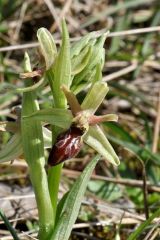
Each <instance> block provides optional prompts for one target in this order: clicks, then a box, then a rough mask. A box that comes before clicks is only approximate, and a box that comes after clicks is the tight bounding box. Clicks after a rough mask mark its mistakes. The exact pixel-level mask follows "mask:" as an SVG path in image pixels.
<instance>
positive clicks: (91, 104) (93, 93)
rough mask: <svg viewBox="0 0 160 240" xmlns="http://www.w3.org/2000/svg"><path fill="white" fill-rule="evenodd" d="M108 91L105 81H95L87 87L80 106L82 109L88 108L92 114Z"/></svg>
mask: <svg viewBox="0 0 160 240" xmlns="http://www.w3.org/2000/svg"><path fill="white" fill-rule="evenodd" d="M108 91H109V88H108V85H107V83H105V82H96V83H94V84H93V85H92V86H91V88H90V89H89V91H88V93H87V95H86V97H85V99H84V100H83V102H82V104H81V107H82V109H83V110H89V111H90V113H91V114H94V113H95V112H96V110H97V109H98V107H99V106H100V104H101V103H102V102H103V100H104V98H105V96H106V94H107V92H108Z"/></svg>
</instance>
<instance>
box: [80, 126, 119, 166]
mask: <svg viewBox="0 0 160 240" xmlns="http://www.w3.org/2000/svg"><path fill="white" fill-rule="evenodd" d="M83 140H84V142H85V143H86V144H88V145H89V146H90V147H92V148H94V149H95V150H96V151H97V152H98V153H99V154H101V155H102V156H103V157H104V158H105V159H106V160H108V161H109V162H110V163H112V164H113V165H116V166H117V165H119V164H120V161H119V158H118V156H117V154H116V153H115V151H114V149H113V148H112V146H111V144H110V143H109V141H108V140H107V138H106V136H105V135H104V133H103V131H102V130H101V128H100V127H98V125H95V126H90V127H89V130H88V132H87V133H86V134H85V135H84V137H83Z"/></svg>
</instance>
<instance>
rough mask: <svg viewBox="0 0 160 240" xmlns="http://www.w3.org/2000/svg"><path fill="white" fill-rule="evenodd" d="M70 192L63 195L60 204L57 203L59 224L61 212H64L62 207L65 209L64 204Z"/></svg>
mask: <svg viewBox="0 0 160 240" xmlns="http://www.w3.org/2000/svg"><path fill="white" fill-rule="evenodd" d="M68 194H69V192H66V193H65V194H64V195H63V197H62V198H61V200H60V201H59V203H58V205H57V211H56V219H55V224H57V223H58V221H59V216H60V215H61V213H62V209H63V207H64V204H65V201H66V199H67V197H68Z"/></svg>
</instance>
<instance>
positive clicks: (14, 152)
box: [0, 132, 23, 163]
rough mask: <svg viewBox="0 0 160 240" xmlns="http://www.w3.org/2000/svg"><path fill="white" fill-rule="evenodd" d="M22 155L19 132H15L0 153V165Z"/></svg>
mask: <svg viewBox="0 0 160 240" xmlns="http://www.w3.org/2000/svg"><path fill="white" fill-rule="evenodd" d="M22 153H23V150H22V138H21V134H20V132H17V133H15V134H14V135H13V136H12V138H11V139H10V140H9V142H8V143H7V144H6V145H5V147H4V148H3V149H2V150H1V151H0V163H2V162H8V161H12V160H14V159H15V158H17V157H19V156H20V155H21V154H22Z"/></svg>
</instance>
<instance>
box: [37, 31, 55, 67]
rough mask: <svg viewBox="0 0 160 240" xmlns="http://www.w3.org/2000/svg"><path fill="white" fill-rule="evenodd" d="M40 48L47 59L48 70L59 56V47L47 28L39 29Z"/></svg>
mask: <svg viewBox="0 0 160 240" xmlns="http://www.w3.org/2000/svg"><path fill="white" fill-rule="evenodd" d="M37 37H38V41H39V43H40V49H41V52H42V55H43V57H44V59H45V63H46V69H47V70H48V69H49V68H50V67H51V66H52V65H53V63H54V61H55V58H56V56H57V49H56V45H55V42H54V39H53V37H52V35H51V33H50V32H49V31H48V30H47V29H46V28H40V29H38V31H37Z"/></svg>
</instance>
